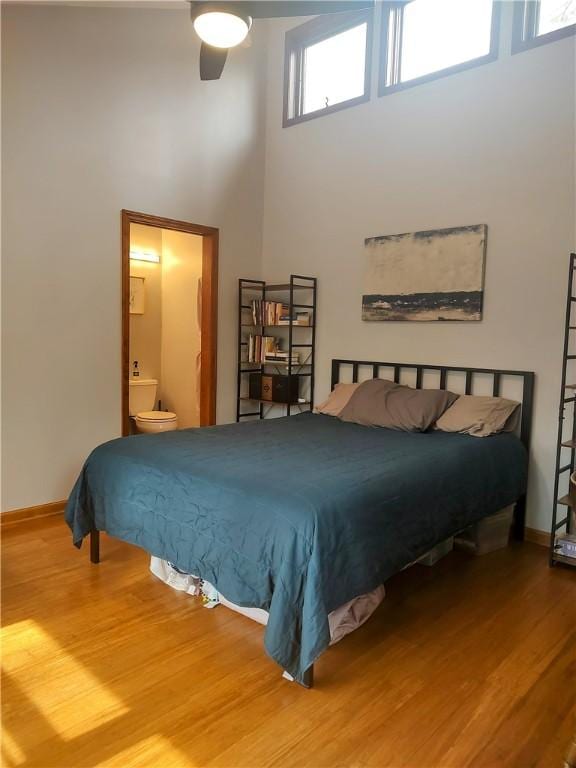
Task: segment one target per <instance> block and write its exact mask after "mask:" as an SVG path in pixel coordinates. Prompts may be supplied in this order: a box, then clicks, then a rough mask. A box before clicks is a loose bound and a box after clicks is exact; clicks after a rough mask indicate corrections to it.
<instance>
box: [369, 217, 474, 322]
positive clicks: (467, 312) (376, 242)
mask: <svg viewBox="0 0 576 768" xmlns="http://www.w3.org/2000/svg"><path fill="white" fill-rule="evenodd" d="M487 229H488V228H487V226H486V225H485V224H475V225H473V226H467V227H451V228H450V229H436V230H430V231H426V232H411V233H407V234H402V235H384V236H382V237H371V238H368V239H367V240H365V254H366V261H365V270H364V290H363V295H362V319H363V320H419V321H430V320H481V319H482V305H483V299H484V262H485V259H486V238H487Z"/></svg>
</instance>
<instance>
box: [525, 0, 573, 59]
mask: <svg viewBox="0 0 576 768" xmlns="http://www.w3.org/2000/svg"><path fill="white" fill-rule="evenodd" d="M539 7H540V2H539V0H522V1H521V0H516V2H515V3H514V22H513V27H512V53H521V52H522V51H528V50H530V49H531V48H537V47H538V46H540V45H547V44H548V43H554V42H556V40H562V39H564V38H565V37H571V36H572V35H576V24H570V25H569V26H567V27H562V28H561V29H554V30H552V32H545V33H544V34H543V35H537V34H536V30H537V29H538V11H539Z"/></svg>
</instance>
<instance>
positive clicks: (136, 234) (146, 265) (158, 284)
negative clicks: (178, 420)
mask: <svg viewBox="0 0 576 768" xmlns="http://www.w3.org/2000/svg"><path fill="white" fill-rule="evenodd" d="M132 249H134V250H137V251H138V250H141V251H154V253H157V254H158V256H161V255H162V230H161V229H158V228H157V227H147V226H145V225H144V224H131V225H130V250H132ZM130 277H143V278H144V291H145V298H144V301H145V304H144V314H143V315H135V314H132V313H131V314H130V373H132V370H133V365H132V364H133V362H134V360H137V361H138V369H139V371H140V376H141V377H142V378H146V379H160V374H161V344H162V264H154V263H153V262H147V261H137V260H134V259H130Z"/></svg>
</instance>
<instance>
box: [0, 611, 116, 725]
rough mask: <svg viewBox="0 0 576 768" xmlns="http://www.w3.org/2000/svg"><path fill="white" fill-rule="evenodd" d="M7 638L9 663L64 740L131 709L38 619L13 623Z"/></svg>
mask: <svg viewBox="0 0 576 768" xmlns="http://www.w3.org/2000/svg"><path fill="white" fill-rule="evenodd" d="M1 637H2V666H3V668H4V669H5V670H6V672H8V673H9V674H10V675H11V677H12V678H13V679H14V680H15V681H16V682H17V684H18V686H19V687H20V688H21V690H22V692H23V693H24V694H26V696H27V697H28V698H29V699H30V701H31V702H32V703H33V705H34V707H36V708H37V710H38V712H39V713H40V714H41V716H42V717H43V718H44V719H45V720H46V721H48V723H50V725H51V727H52V728H53V729H54V731H55V732H56V733H57V734H58V735H59V736H60V737H61V738H63V739H64V740H69V739H73V738H75V737H77V736H80V735H82V734H84V733H87V732H89V731H91V730H93V729H94V728H97V727H98V726H100V725H102V724H103V723H107V722H110V721H111V720H114V719H116V718H117V717H119V716H120V715H123V714H126V713H127V712H128V711H129V710H128V708H127V707H126V706H125V705H124V704H123V702H122V701H121V699H119V698H118V697H117V696H115V695H114V694H113V693H111V692H110V690H109V689H108V688H106V686H104V685H103V684H102V683H101V682H100V681H99V680H98V679H97V678H96V677H95V676H94V675H93V674H92V673H91V672H89V671H88V670H87V669H86V668H85V667H84V666H83V665H82V664H81V663H80V662H78V661H77V660H76V659H75V658H74V657H73V656H72V655H71V654H70V653H68V652H67V651H66V650H65V649H64V648H62V647H61V646H60V645H59V644H58V643H57V642H56V641H55V640H54V639H53V638H52V637H51V636H50V635H49V634H48V633H47V632H45V631H44V629H42V627H41V626H40V625H39V624H37V623H36V622H35V621H32V620H26V621H21V622H18V623H17V624H11V625H10V626H8V627H5V628H4V629H3V630H2V633H1ZM29 717H30V718H31V719H33V715H32V714H31V715H29Z"/></svg>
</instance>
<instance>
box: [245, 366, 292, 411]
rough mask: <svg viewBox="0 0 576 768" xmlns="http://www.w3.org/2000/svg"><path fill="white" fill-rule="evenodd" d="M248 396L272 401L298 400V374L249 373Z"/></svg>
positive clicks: (289, 401) (288, 401) (290, 401)
mask: <svg viewBox="0 0 576 768" xmlns="http://www.w3.org/2000/svg"><path fill="white" fill-rule="evenodd" d="M248 389H249V396H250V397H251V398H252V399H253V400H269V401H270V402H272V403H290V404H294V403H297V402H298V394H299V381H298V376H283V375H282V374H262V373H251V374H250V379H249V384H248Z"/></svg>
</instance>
